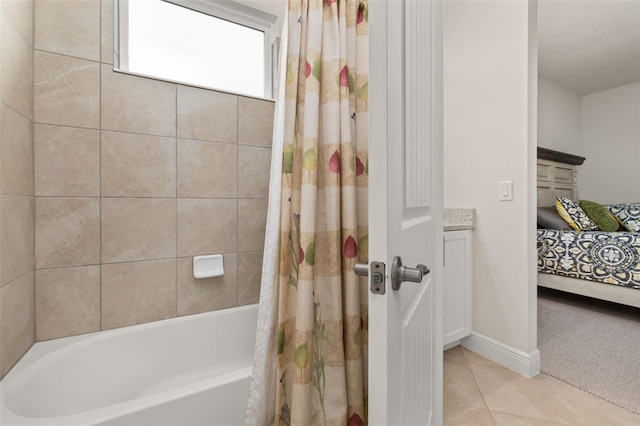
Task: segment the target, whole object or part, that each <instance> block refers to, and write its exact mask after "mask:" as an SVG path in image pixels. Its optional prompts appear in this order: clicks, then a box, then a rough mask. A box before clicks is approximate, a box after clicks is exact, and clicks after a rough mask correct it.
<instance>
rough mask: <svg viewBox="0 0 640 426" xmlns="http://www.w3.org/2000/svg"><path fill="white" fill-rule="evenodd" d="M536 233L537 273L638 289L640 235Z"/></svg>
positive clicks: (586, 232)
mask: <svg viewBox="0 0 640 426" xmlns="http://www.w3.org/2000/svg"><path fill="white" fill-rule="evenodd" d="M537 232H538V271H539V272H546V273H548V274H556V275H564V276H567V277H572V278H579V279H583V280H589V281H599V282H603V283H607V284H615V285H620V286H624V287H631V288H638V289H640V233H638V232H601V231H583V232H576V231H558V230H553V229H538V231H537Z"/></svg>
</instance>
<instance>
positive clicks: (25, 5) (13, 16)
mask: <svg viewBox="0 0 640 426" xmlns="http://www.w3.org/2000/svg"><path fill="white" fill-rule="evenodd" d="M33 3H34V1H33V0H9V1H3V2H1V3H0V8H1V10H2V14H4V16H5V17H6V18H7V20H8V22H10V23H11V24H12V25H13V26H14V27H15V28H16V30H18V33H20V35H21V36H22V38H24V39H25V40H26V41H27V43H29V44H30V45H33Z"/></svg>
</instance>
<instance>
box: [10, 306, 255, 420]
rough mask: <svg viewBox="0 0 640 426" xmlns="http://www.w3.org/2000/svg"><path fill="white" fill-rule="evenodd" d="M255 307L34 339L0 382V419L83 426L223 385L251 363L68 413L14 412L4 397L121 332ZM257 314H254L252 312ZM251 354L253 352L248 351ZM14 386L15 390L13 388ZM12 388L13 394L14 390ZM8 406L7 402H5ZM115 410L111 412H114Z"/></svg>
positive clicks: (245, 372) (247, 370)
mask: <svg viewBox="0 0 640 426" xmlns="http://www.w3.org/2000/svg"><path fill="white" fill-rule="evenodd" d="M251 310H255V311H256V314H257V310H258V304H257V303H254V304H249V305H243V306H237V307H231V308H225V309H219V310H216V311H209V312H203V313H198V314H191V315H184V316H180V317H174V318H167V319H163V320H158V321H151V322H147V323H142V324H135V325H131V326H126V327H119V328H114V329H109V330H101V331H96V332H92V333H87V334H82V335H77V336H69V337H63V338H59V339H53V340H49V341H43V342H36V343H35V344H34V345H33V346H32V347H31V348H30V349H29V350H28V351H27V353H26V354H25V355H24V356H23V357H22V358H21V359H20V361H18V363H17V364H16V365H15V366H14V367H13V368H12V369H11V370H10V371H9V372H8V373H7V374H6V375H5V377H4V378H3V379H2V380H1V381H0V418H2V419H3V423H4V422H5V421H7V422H9V421H12V422H14V423H8V424H9V425H14V424H15V425H23V424H24V425H47V426H55V425H64V426H70V425H73V426H76V425H78V426H84V425H87V426H88V425H91V424H94V423H95V422H103V421H107V420H112V419H114V418H117V417H118V416H121V415H124V414H129V413H132V412H135V411H138V410H139V409H142V408H149V407H153V406H155V405H158V404H162V403H164V402H168V401H171V400H173V399H176V398H180V397H186V396H189V395H192V394H195V393H198V392H202V391H204V390H207V389H209V388H210V387H211V385H212V384H214V383H215V384H220V385H224V384H225V383H229V382H230V381H233V380H238V379H241V378H244V377H245V376H247V375H249V376H250V375H251V370H252V366H251V365H249V366H246V367H241V368H238V369H235V370H232V371H229V372H226V373H223V374H220V375H218V376H215V377H211V378H207V379H202V380H198V381H196V382H193V383H190V384H187V385H182V386H178V387H176V388H172V389H169V390H164V391H159V392H156V393H154V394H151V395H144V396H140V397H137V398H135V399H132V400H127V401H122V402H118V403H115V404H111V405H107V406H104V407H99V408H95V409H91V410H87V411H82V412H78V413H72V414H67V415H62V416H56V417H26V416H23V415H20V414H17V413H16V412H14V411H13V410H11V409H10V408H9V406H8V405H7V403H6V402H7V398H11V397H12V396H18V395H19V394H20V392H21V391H22V390H23V389H24V387H25V386H26V384H28V383H29V381H30V379H31V378H33V377H34V376H36V375H37V374H38V373H39V372H40V371H42V370H43V368H44V367H46V366H47V365H49V364H51V363H53V362H55V361H56V360H57V359H60V358H62V357H64V356H65V355H67V354H68V353H72V352H73V351H75V350H78V349H80V348H83V347H86V346H89V345H93V344H95V343H98V342H101V341H104V340H107V339H109V338H113V337H116V336H119V335H123V334H130V333H135V332H140V331H144V330H146V329H151V328H158V327H162V326H164V325H166V324H176V323H182V322H188V321H197V320H201V319H208V318H210V317H217V316H224V315H225V314H227V315H228V314H230V313H232V312H243V311H251ZM256 316H257V315H256ZM251 355H253V354H251ZM16 388H17V390H16ZM14 391H15V393H14ZM9 405H11V404H9ZM114 410H115V411H114Z"/></svg>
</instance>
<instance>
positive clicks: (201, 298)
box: [178, 253, 238, 316]
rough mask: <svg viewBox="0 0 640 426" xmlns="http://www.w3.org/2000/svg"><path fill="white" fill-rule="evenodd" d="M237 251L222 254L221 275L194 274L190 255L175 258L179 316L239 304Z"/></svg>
mask: <svg viewBox="0 0 640 426" xmlns="http://www.w3.org/2000/svg"><path fill="white" fill-rule="evenodd" d="M237 258H238V257H237V255H236V254H235V253H234V254H225V255H224V275H223V276H221V277H213V278H203V279H195V278H193V258H191V257H188V258H181V259H178V316H181V315H190V314H197V313H200V312H207V311H214V310H217V309H224V308H230V307H233V306H237V304H238V278H237V273H236V269H237V263H238V260H237Z"/></svg>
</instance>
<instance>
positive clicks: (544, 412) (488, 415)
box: [444, 346, 640, 426]
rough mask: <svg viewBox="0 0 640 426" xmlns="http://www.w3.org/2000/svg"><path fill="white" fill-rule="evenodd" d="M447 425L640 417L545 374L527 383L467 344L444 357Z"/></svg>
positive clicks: (600, 422) (624, 421) (607, 421)
mask: <svg viewBox="0 0 640 426" xmlns="http://www.w3.org/2000/svg"><path fill="white" fill-rule="evenodd" d="M444 424H445V425H498V426H500V425H504V426H519V425H523V426H528V425H532V426H541V425H594V426H604V425H625V426H626V425H640V416H638V415H636V414H634V413H631V412H630V411H627V410H625V409H623V408H620V407H618V406H616V405H613V404H611V403H609V402H607V401H604V400H602V399H600V398H598V397H595V396H593V395H591V394H589V393H587V392H584V391H582V390H580V389H577V388H574V387H573V386H570V385H568V384H566V383H564V382H561V381H560V380H557V379H555V378H553V377H551V376H547V375H545V374H539V375H537V376H536V377H534V378H532V379H527V378H526V377H524V376H521V375H520V374H518V373H515V372H513V371H511V370H509V369H507V368H504V367H502V366H500V365H498V364H496V363H494V362H493V361H490V360H488V359H486V358H484V357H482V356H480V355H478V354H476V353H474V352H471V351H470V350H468V349H465V348H463V347H461V346H456V347H454V348H451V349H449V350H447V351H445V353H444Z"/></svg>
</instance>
